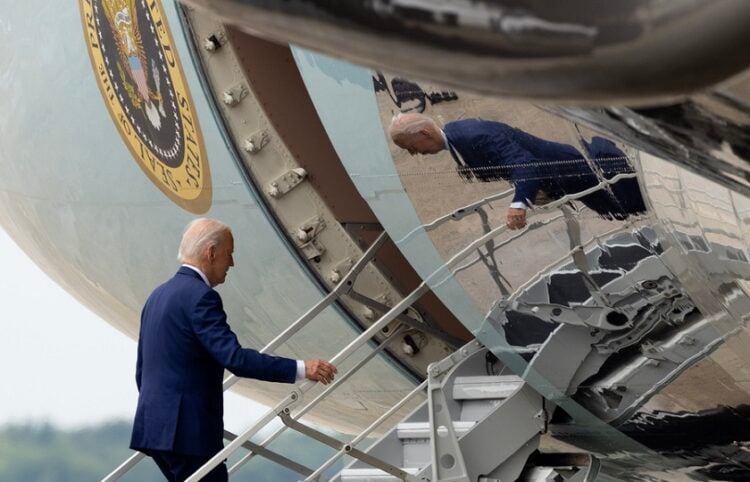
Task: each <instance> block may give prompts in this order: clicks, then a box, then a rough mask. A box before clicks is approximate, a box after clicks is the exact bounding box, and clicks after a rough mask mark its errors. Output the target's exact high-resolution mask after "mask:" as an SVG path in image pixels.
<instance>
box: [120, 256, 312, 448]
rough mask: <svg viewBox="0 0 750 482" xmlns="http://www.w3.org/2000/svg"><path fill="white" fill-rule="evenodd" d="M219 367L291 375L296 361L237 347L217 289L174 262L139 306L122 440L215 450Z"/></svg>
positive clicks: (219, 441)
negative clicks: (128, 418) (127, 430)
mask: <svg viewBox="0 0 750 482" xmlns="http://www.w3.org/2000/svg"><path fill="white" fill-rule="evenodd" d="M225 368H226V369H228V370H229V371H231V372H232V373H234V374H235V375H237V376H240V377H248V378H257V379H260V380H268V381H273V382H285V383H293V382H294V380H295V377H296V373H297V362H296V361H295V360H291V359H288V358H281V357H274V356H269V355H263V354H260V353H258V352H257V351H255V350H251V349H245V348H242V347H241V346H240V344H239V342H238V341H237V337H236V336H235V334H234V333H233V332H232V330H231V329H230V328H229V325H228V324H227V316H226V314H225V313H224V309H223V307H222V303H221V298H220V297H219V294H218V293H217V292H216V291H214V290H213V289H211V288H210V287H208V286H207V285H206V283H204V282H203V280H202V279H201V278H200V276H199V275H198V273H196V272H195V271H193V270H191V269H190V268H186V267H181V268H180V270H179V271H178V272H177V274H175V276H174V277H173V278H172V279H170V280H169V281H167V282H166V283H164V284H163V285H161V286H159V287H158V288H156V289H155V290H154V292H153V293H152V294H151V296H150V297H149V298H148V301H146V305H145V306H144V307H143V312H142V314H141V329H140V337H139V339H138V362H137V365H136V374H135V378H136V384H137V385H138V392H139V396H138V408H137V410H136V414H135V421H134V423H133V435H132V438H131V441H130V448H132V449H134V450H140V451H143V452H146V453H148V451H149V450H165V451H171V452H177V453H183V454H189V455H200V456H204V455H213V454H215V453H216V452H218V451H219V450H221V448H222V447H223V420H222V417H223V390H222V378H223V374H224V369H225Z"/></svg>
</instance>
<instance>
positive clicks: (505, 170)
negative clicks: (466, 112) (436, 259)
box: [389, 114, 646, 229]
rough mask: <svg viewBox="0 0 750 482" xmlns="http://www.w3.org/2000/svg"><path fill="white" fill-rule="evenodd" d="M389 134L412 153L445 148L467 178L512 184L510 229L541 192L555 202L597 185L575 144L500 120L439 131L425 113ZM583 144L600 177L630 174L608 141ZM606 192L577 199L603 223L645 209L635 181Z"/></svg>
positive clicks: (398, 121) (404, 117) (400, 119)
mask: <svg viewBox="0 0 750 482" xmlns="http://www.w3.org/2000/svg"><path fill="white" fill-rule="evenodd" d="M389 133H390V136H391V138H392V139H393V142H394V143H395V144H396V145H397V146H399V147H401V148H403V149H406V150H407V151H409V153H410V154H412V155H413V154H437V153H438V152H441V151H443V150H448V151H449V152H450V153H451V155H452V156H453V159H454V160H455V161H456V163H457V164H458V172H459V173H460V174H461V175H462V176H463V177H465V178H467V179H477V180H479V181H485V182H490V181H497V180H500V179H504V180H507V181H510V182H512V183H513V185H514V186H515V189H516V192H515V195H514V197H513V202H512V203H511V205H510V208H509V209H508V213H507V223H508V227H509V228H511V229H518V228H522V227H524V226H525V225H526V210H527V209H528V208H529V207H530V206H532V205H533V204H534V199H535V198H536V195H537V193H539V192H540V191H542V192H544V193H545V194H547V195H548V196H549V197H551V198H552V199H559V198H560V197H562V196H564V195H565V194H572V193H577V192H580V191H583V190H585V189H588V188H590V187H592V186H595V185H596V184H598V183H599V182H600V179H599V177H598V176H597V173H595V172H594V170H593V169H592V168H591V166H590V165H589V163H588V162H587V161H586V159H584V156H583V155H581V153H580V152H579V151H578V150H577V149H576V148H574V147H573V146H570V145H568V144H561V143H558V142H552V141H547V140H544V139H540V138H539V137H535V136H532V135H531V134H528V133H526V132H524V131H522V130H520V129H516V128H514V127H511V126H509V125H507V124H503V123H501V122H493V121H485V120H481V119H464V120H458V121H453V122H448V123H447V124H446V125H445V126H444V127H443V129H440V128H439V127H438V125H437V124H436V123H435V121H433V120H432V119H431V118H429V117H427V116H425V115H422V114H401V115H399V116H396V117H395V118H394V119H393V121H392V122H391V126H390V128H389ZM584 144H585V146H586V150H587V151H588V155H589V157H590V159H591V160H592V161H593V162H594V163H595V164H596V166H597V167H598V169H599V170H600V171H601V174H602V175H603V177H604V178H606V179H611V178H612V177H614V176H615V175H617V174H622V173H630V172H633V168H632V167H631V166H630V164H629V163H628V161H627V158H626V156H625V154H624V153H623V152H622V151H621V150H620V149H618V148H617V146H615V144H614V143H613V142H612V141H609V140H607V139H604V138H602V137H594V138H592V139H591V142H585V141H584ZM610 190H611V192H610ZM610 190H607V189H600V190H598V191H596V192H594V193H592V194H589V195H587V196H583V197H582V198H580V200H581V201H582V202H583V203H584V204H585V205H586V206H588V207H589V208H590V209H592V210H593V211H595V212H597V213H598V214H599V215H601V216H602V217H605V218H607V219H625V218H627V217H628V216H629V215H631V214H637V213H642V212H644V211H645V210H646V207H645V205H644V204H643V198H642V197H641V192H640V189H639V187H638V182H637V181H636V180H635V179H623V180H620V181H619V182H617V183H615V184H613V185H612V186H611V187H610Z"/></svg>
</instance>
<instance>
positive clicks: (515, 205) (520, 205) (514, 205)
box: [440, 129, 529, 209]
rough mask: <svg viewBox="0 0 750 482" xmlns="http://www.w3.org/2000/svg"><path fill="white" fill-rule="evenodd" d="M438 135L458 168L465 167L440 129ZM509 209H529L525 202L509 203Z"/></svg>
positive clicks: (456, 151) (459, 154) (464, 163)
mask: <svg viewBox="0 0 750 482" xmlns="http://www.w3.org/2000/svg"><path fill="white" fill-rule="evenodd" d="M440 134H441V135H442V136H443V142H444V143H445V149H446V150H447V151H448V152H452V153H454V154H455V157H456V160H457V161H458V165H459V166H461V167H466V162H465V161H464V159H463V157H461V153H460V152H458V150H457V149H455V148H453V149H452V148H451V145H450V143H449V142H448V137H447V136H446V135H445V132H443V130H442V129H441V130H440ZM509 207H511V208H514V209H528V208H529V207H528V206H527V205H526V203H525V202H523V201H516V202H512V203H510V206H509Z"/></svg>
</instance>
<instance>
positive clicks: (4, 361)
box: [0, 228, 263, 431]
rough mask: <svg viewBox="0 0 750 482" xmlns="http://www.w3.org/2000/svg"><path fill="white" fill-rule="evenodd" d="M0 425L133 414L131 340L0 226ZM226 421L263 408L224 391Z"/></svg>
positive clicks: (69, 423)
mask: <svg viewBox="0 0 750 482" xmlns="http://www.w3.org/2000/svg"><path fill="white" fill-rule="evenodd" d="M0 266H2V267H3V271H4V273H5V276H2V277H0V306H2V313H3V315H2V318H1V319H2V325H1V326H2V327H3V335H2V336H0V383H2V389H0V393H2V395H0V427H1V426H4V425H8V424H15V423H25V422H51V423H53V424H55V425H57V426H59V427H61V428H66V429H72V428H77V427H81V426H89V425H94V424H97V423H100V422H102V421H105V420H112V419H126V420H132V418H133V415H134V413H135V407H136V402H137V398H138V392H137V390H136V387H135V358H136V342H135V341H133V340H131V339H130V338H128V337H127V336H125V335H124V334H122V333H120V332H119V331H117V330H116V329H115V328H113V327H112V326H110V325H109V324H108V323H106V322H105V321H104V320H102V319H101V318H99V317H98V316H97V315H95V314H94V313H92V312H91V311H89V310H88V309H87V308H85V307H84V306H83V305H81V304H80V303H79V302H78V301H76V300H75V298H73V297H72V296H71V295H70V294H68V293H67V292H66V291H64V290H63V289H62V288H60V287H59V286H57V284H55V283H54V282H53V281H52V280H51V279H50V278H48V277H47V275H46V274H44V272H43V271H42V270H41V269H39V268H38V267H37V266H36V265H35V264H34V263H33V262H32V261H31V260H30V259H29V258H28V257H27V256H26V255H25V254H24V252H23V251H21V249H20V248H19V247H18V246H17V245H16V244H15V243H14V242H13V240H12V239H11V238H10V236H8V235H7V234H6V233H5V231H3V230H2V228H0ZM224 406H225V417H224V418H225V424H226V427H227V428H228V429H230V430H233V431H237V430H241V429H242V428H246V427H247V426H248V425H249V424H250V423H251V422H252V420H254V419H255V418H257V417H259V416H260V415H262V412H263V406H262V405H260V404H257V403H255V402H252V401H250V400H248V399H246V398H243V397H240V396H237V395H234V394H232V393H227V394H226V395H225V397H224Z"/></svg>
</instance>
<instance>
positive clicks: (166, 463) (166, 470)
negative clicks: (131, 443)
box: [147, 450, 229, 482]
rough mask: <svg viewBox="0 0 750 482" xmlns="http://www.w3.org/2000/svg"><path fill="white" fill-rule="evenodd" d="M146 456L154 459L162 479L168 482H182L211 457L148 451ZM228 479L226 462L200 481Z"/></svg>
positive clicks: (224, 481) (224, 480)
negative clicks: (162, 475) (162, 476)
mask: <svg viewBox="0 0 750 482" xmlns="http://www.w3.org/2000/svg"><path fill="white" fill-rule="evenodd" d="M147 455H149V456H150V457H151V458H152V459H154V462H156V465H158V466H159V470H161V473H162V474H164V477H166V478H167V480H168V481H169V482H183V481H184V480H185V479H187V478H188V477H190V476H191V475H193V474H194V473H195V472H196V471H197V470H198V469H199V468H201V467H202V466H203V464H205V463H206V462H208V460H209V459H210V458H211V457H212V456H210V455H206V456H195V455H186V454H180V453H176V452H167V451H163V450H149V451H148V453H147ZM228 479H229V476H228V475H227V465H226V461H224V462H222V463H221V464H220V465H219V466H218V467H216V468H215V469H214V470H212V471H211V472H209V473H208V474H207V475H206V476H205V477H203V478H202V479H201V481H202V482H227V480H228Z"/></svg>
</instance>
